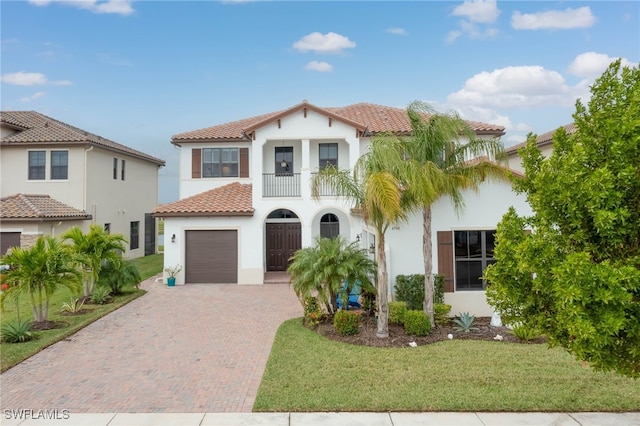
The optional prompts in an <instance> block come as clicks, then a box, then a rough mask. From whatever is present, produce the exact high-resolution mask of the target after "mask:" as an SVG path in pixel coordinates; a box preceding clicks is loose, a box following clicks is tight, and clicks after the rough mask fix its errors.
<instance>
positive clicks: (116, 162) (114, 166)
mask: <svg viewBox="0 0 640 426" xmlns="http://www.w3.org/2000/svg"><path fill="white" fill-rule="evenodd" d="M113 178H114V179H118V159H117V158H115V157H114V158H113Z"/></svg>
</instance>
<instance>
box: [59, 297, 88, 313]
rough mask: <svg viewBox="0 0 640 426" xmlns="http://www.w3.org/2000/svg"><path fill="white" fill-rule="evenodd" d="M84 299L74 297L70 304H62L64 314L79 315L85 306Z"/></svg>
mask: <svg viewBox="0 0 640 426" xmlns="http://www.w3.org/2000/svg"><path fill="white" fill-rule="evenodd" d="M84 301H85V299H84V298H80V297H72V298H71V299H69V301H68V302H64V303H63V304H62V312H68V313H70V314H77V313H78V312H80V310H81V309H82V306H83V305H84Z"/></svg>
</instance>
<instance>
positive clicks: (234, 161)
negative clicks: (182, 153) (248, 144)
mask: <svg viewBox="0 0 640 426" xmlns="http://www.w3.org/2000/svg"><path fill="white" fill-rule="evenodd" d="M202 177H238V148H203V149H202Z"/></svg>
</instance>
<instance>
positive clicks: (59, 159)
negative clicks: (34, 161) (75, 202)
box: [51, 151, 69, 180]
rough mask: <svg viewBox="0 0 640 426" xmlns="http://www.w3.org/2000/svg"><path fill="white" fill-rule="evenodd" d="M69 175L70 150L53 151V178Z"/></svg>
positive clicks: (62, 177) (65, 177)
mask: <svg viewBox="0 0 640 426" xmlns="http://www.w3.org/2000/svg"><path fill="white" fill-rule="evenodd" d="M68 176H69V152H68V151H51V179H52V180H55V179H67V178H68Z"/></svg>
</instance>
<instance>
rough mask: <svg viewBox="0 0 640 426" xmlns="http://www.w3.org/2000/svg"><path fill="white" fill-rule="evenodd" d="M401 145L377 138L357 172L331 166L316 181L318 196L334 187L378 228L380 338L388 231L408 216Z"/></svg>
mask: <svg viewBox="0 0 640 426" xmlns="http://www.w3.org/2000/svg"><path fill="white" fill-rule="evenodd" d="M400 148H401V147H400V146H399V145H398V143H397V141H394V140H393V139H392V138H374V139H373V140H372V141H371V145H370V147H369V149H368V150H367V152H366V153H365V154H364V155H363V156H361V157H360V158H359V159H358V161H357V162H356V165H355V167H354V170H353V173H351V172H349V171H348V170H338V169H336V168H334V167H327V168H325V169H322V170H321V171H320V172H319V173H318V174H317V175H316V176H315V177H314V178H313V181H312V193H313V197H314V198H318V197H319V194H320V189H321V188H323V187H327V188H330V189H331V190H333V191H334V192H335V193H336V194H339V195H341V196H344V197H345V198H346V199H347V200H348V201H350V202H352V203H353V204H354V206H355V209H356V212H359V213H361V214H362V217H363V219H364V221H365V223H367V224H369V225H371V226H373V228H374V229H375V232H376V247H375V249H376V263H377V264H378V274H377V283H376V287H377V288H376V289H377V298H376V300H377V310H378V323H377V331H376V335H377V336H378V337H380V338H386V337H389V321H388V319H389V307H388V302H389V300H388V293H387V292H388V287H389V278H388V273H387V259H386V254H385V251H384V245H385V233H386V231H387V228H388V227H389V225H391V224H393V223H396V222H398V221H402V220H405V219H406V209H405V202H406V199H405V196H404V191H403V190H402V183H401V182H402V173H403V171H404V168H403V162H404V158H403V153H402V150H401V149H400Z"/></svg>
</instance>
